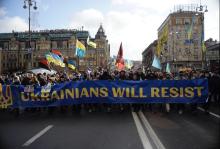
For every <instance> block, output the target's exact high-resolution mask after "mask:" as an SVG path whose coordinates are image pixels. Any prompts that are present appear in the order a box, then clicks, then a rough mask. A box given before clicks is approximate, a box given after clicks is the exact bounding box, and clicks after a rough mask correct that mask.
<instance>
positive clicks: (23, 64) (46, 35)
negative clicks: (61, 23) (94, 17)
mask: <svg viewBox="0 0 220 149" xmlns="http://www.w3.org/2000/svg"><path fill="white" fill-rule="evenodd" d="M88 36H90V35H89V32H88V31H84V30H75V29H73V30H66V29H61V30H42V31H32V32H31V51H32V52H30V50H28V47H29V41H28V32H12V33H0V74H1V73H7V72H14V71H19V70H20V71H24V70H27V68H28V64H29V63H30V62H31V67H32V68H35V67H38V66H39V61H40V60H41V59H42V58H44V57H45V56H44V55H45V54H46V53H47V52H49V51H50V50H51V49H57V50H60V52H61V53H62V54H63V56H64V58H67V59H72V60H74V61H76V63H79V68H78V69H79V71H85V70H87V69H88V67H89V68H91V69H94V68H96V67H107V64H108V61H109V57H110V45H109V44H108V40H107V37H106V35H105V32H104V29H103V27H102V25H100V27H99V29H98V31H97V34H96V36H95V38H91V37H90V40H91V41H94V42H95V43H96V44H97V47H96V48H92V47H90V46H89V45H87V42H86V41H87V38H88ZM76 39H78V40H79V41H81V42H82V43H83V44H84V45H85V47H86V49H87V50H86V56H85V57H84V58H80V59H78V58H77V57H76V56H75V49H76V47H75V44H76Z"/></svg>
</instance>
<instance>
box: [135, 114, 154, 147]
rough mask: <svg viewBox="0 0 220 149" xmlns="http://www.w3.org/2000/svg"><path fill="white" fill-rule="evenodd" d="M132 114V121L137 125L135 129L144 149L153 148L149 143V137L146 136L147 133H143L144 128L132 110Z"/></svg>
mask: <svg viewBox="0 0 220 149" xmlns="http://www.w3.org/2000/svg"><path fill="white" fill-rule="evenodd" d="M132 116H133V118H134V122H135V125H136V127H137V131H138V134H139V137H140V138H141V142H142V144H143V146H144V149H153V148H152V146H151V144H150V141H149V139H148V138H147V135H146V134H145V131H144V128H143V127H142V125H141V122H140V120H139V119H138V116H137V114H136V113H135V112H132Z"/></svg>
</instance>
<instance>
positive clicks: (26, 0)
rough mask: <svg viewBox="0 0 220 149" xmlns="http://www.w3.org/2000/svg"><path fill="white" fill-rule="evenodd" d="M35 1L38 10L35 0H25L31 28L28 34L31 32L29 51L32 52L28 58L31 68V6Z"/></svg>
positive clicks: (35, 7)
mask: <svg viewBox="0 0 220 149" xmlns="http://www.w3.org/2000/svg"><path fill="white" fill-rule="evenodd" d="M33 3H34V7H33V9H34V10H37V3H36V1H35V0H24V6H23V8H24V9H26V8H27V7H28V24H29V30H28V34H29V49H28V55H29V52H31V54H30V56H28V58H30V61H29V66H28V67H29V69H30V68H31V67H32V51H31V16H30V13H31V7H32V6H33Z"/></svg>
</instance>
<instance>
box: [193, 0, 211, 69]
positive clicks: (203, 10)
mask: <svg viewBox="0 0 220 149" xmlns="http://www.w3.org/2000/svg"><path fill="white" fill-rule="evenodd" d="M206 12H208V9H207V5H202V4H201V0H200V5H199V6H197V7H196V15H199V13H202V16H201V26H202V35H201V48H203V42H204V38H205V37H204V14H205V13H206ZM205 59H206V55H205V52H204V51H203V49H202V68H205V64H204V61H205V62H206V60H205Z"/></svg>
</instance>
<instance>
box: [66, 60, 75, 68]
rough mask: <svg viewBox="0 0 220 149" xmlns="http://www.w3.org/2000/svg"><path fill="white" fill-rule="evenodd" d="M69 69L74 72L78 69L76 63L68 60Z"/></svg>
mask: <svg viewBox="0 0 220 149" xmlns="http://www.w3.org/2000/svg"><path fill="white" fill-rule="evenodd" d="M67 63H68V67H69V68H71V69H72V70H75V69H76V63H75V61H73V60H68V62H67Z"/></svg>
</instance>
